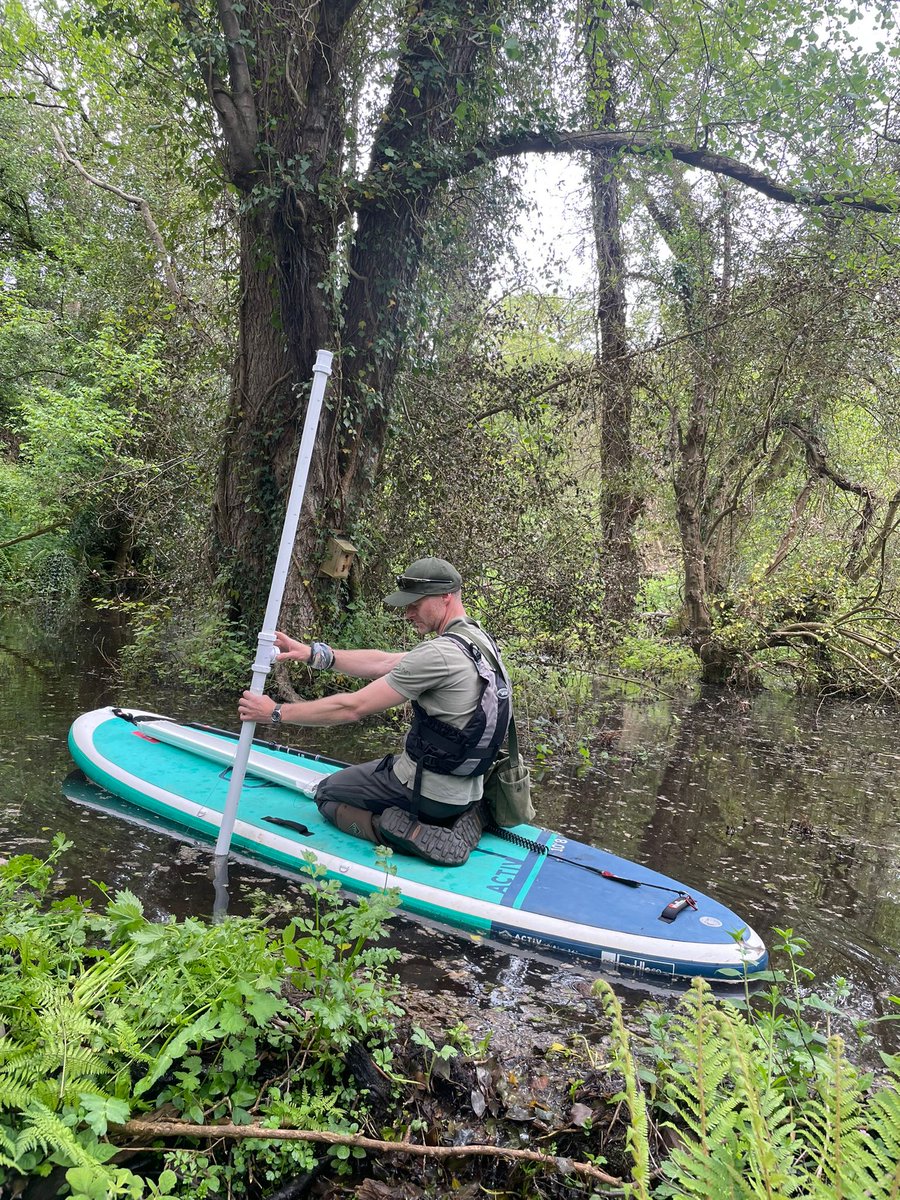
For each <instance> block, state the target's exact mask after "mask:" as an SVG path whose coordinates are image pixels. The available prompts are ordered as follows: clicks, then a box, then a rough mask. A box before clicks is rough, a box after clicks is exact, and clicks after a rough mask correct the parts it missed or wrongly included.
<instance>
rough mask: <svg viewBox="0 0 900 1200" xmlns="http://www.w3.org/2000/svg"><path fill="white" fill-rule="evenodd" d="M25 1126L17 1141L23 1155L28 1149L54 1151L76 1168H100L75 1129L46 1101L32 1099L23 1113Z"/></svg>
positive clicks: (19, 1150)
mask: <svg viewBox="0 0 900 1200" xmlns="http://www.w3.org/2000/svg"><path fill="white" fill-rule="evenodd" d="M22 1115H23V1118H24V1125H23V1129H22V1132H21V1134H20V1135H19V1137H18V1139H17V1143H16V1148H17V1150H18V1152H19V1154H22V1153H24V1152H26V1151H28V1150H37V1149H41V1150H44V1151H45V1152H47V1151H50V1152H51V1153H53V1154H58V1155H60V1157H62V1158H64V1159H65V1160H66V1161H67V1162H68V1163H69V1164H71V1165H72V1166H75V1167H88V1168H89V1169H90V1170H94V1169H96V1168H97V1166H98V1163H97V1160H96V1159H95V1158H93V1157H92V1156H91V1155H90V1154H89V1153H88V1152H87V1151H86V1150H85V1148H84V1146H82V1145H81V1143H80V1142H79V1141H78V1138H77V1137H76V1136H75V1135H74V1133H73V1132H72V1130H71V1129H70V1128H69V1126H68V1125H66V1124H65V1123H64V1122H63V1121H62V1120H61V1119H60V1117H58V1116H57V1115H56V1113H54V1112H51V1111H50V1109H49V1108H47V1107H46V1105H44V1104H38V1103H36V1102H32V1104H31V1105H30V1106H29V1107H28V1109H27V1111H26V1112H24V1113H23V1114H22Z"/></svg>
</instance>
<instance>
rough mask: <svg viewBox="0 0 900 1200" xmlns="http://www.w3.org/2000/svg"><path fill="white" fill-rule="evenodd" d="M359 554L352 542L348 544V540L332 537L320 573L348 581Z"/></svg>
mask: <svg viewBox="0 0 900 1200" xmlns="http://www.w3.org/2000/svg"><path fill="white" fill-rule="evenodd" d="M357 553H358V552H357V549H356V547H355V546H354V545H353V543H352V542H348V541H347V539H346V538H342V537H334V536H332V537H330V538H329V539H328V545H327V546H326V547H325V558H324V560H323V562H322V565H321V566H320V567H319V572H320V573H321V574H322V575H329V576H330V577H331V578H332V579H346V578H347V576H348V575H349V574H350V568H351V567H352V566H353V560H354V558H356V555H357Z"/></svg>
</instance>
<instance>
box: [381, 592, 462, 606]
mask: <svg viewBox="0 0 900 1200" xmlns="http://www.w3.org/2000/svg"><path fill="white" fill-rule="evenodd" d="M447 591H448V592H449V591H450V588H447ZM440 594H441V593H439V592H391V594H390V595H389V596H385V598H384V602H385V604H390V606H391V607H392V608H406V606H407V604H416V603H418V601H419V600H421V599H422V597H423V596H434V595H440Z"/></svg>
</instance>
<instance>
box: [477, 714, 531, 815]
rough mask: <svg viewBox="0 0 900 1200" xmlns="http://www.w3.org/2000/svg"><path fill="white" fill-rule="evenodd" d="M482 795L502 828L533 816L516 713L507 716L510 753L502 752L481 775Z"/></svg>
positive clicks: (527, 772) (528, 773)
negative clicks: (514, 715)
mask: <svg viewBox="0 0 900 1200" xmlns="http://www.w3.org/2000/svg"><path fill="white" fill-rule="evenodd" d="M484 799H485V803H486V804H487V808H488V812H489V813H490V814H491V817H492V818H493V819H494V821H496V823H497V824H498V825H499V826H500V827H501V828H502V829H512V828H513V826H515V825H527V824H529V823H530V822H531V821H533V820H534V817H535V812H534V805H533V804H532V803H531V771H530V770H529V769H528V767H526V766H525V764H524V763H523V762H522V758H521V756H520V754H519V739H518V736H517V735H516V721H515V717H510V720H509V754H501V755H500V756H499V757H498V758H497V759H496V761H495V762H494V764H493V766H492V767H491V768H490V770H489V771H488V773H487V774H486V775H485V777H484Z"/></svg>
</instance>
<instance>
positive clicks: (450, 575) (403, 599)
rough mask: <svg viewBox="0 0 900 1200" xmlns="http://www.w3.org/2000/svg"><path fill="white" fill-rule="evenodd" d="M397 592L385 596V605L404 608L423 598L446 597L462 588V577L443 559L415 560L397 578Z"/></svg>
mask: <svg viewBox="0 0 900 1200" xmlns="http://www.w3.org/2000/svg"><path fill="white" fill-rule="evenodd" d="M397 587H398V589H399V591H396V592H391V594H390V595H389V596H385V598H384V602H385V604H390V605H392V606H393V607H394V608H405V607H406V605H407V604H415V603H416V601H417V600H421V599H422V597H423V596H446V595H447V593H448V592H456V591H458V590H459V589H460V588H461V587H462V576H461V575H460V573H459V571H457V569H456V567H453V566H451V565H450V563H448V562H447V560H446V559H445V558H417V559H416V561H415V562H414V563H410V565H409V566H408V567H407V568H406V570H405V571H404V572H403V574H402V575H398V576H397Z"/></svg>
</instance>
